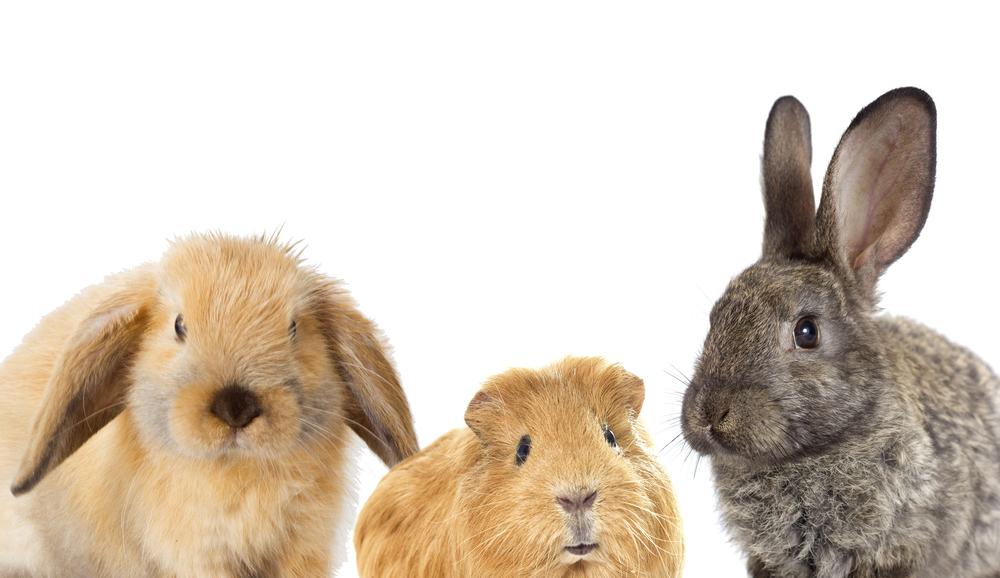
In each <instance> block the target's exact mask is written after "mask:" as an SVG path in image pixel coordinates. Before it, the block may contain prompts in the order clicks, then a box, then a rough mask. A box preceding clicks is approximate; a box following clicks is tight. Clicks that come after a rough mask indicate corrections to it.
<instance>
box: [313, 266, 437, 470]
mask: <svg viewBox="0 0 1000 578" xmlns="http://www.w3.org/2000/svg"><path fill="white" fill-rule="evenodd" d="M320 283H321V286H322V293H323V297H322V299H321V301H322V305H321V306H320V307H319V310H318V311H317V316H318V317H319V320H320V325H321V327H322V328H323V332H324V334H325V338H326V340H327V344H328V347H329V349H330V352H331V355H332V356H333V362H334V365H335V367H336V368H337V371H338V373H339V374H340V378H341V380H343V382H344V384H345V385H346V387H347V392H348V399H346V400H345V402H344V403H345V404H346V406H345V408H344V413H345V416H346V418H347V420H348V425H350V427H351V429H353V430H354V431H355V433H357V434H358V436H360V437H361V439H362V440H364V442H365V443H366V444H367V445H368V447H369V448H370V449H371V450H372V451H373V452H375V455H377V456H378V457H379V458H381V459H382V461H383V462H385V464H386V465H387V466H389V467H392V466H394V465H395V464H397V463H398V462H400V461H402V460H403V459H405V458H407V457H409V456H411V455H413V454H414V453H416V451H417V449H418V447H417V436H416V434H415V433H414V432H413V418H412V417H411V416H410V406H409V404H408V403H407V401H406V395H405V394H404V393H403V388H402V387H401V386H400V384H399V378H398V377H397V375H396V370H395V368H394V367H393V365H392V362H390V361H389V358H388V356H387V354H386V352H385V349H384V346H383V345H382V342H381V341H380V340H379V336H378V331H377V329H376V328H375V325H374V324H373V323H372V322H371V321H369V320H368V319H367V318H365V317H364V316H363V315H362V314H361V313H360V312H359V311H358V310H357V309H356V308H355V306H354V304H353V303H352V302H351V301H350V299H349V298H348V297H347V295H346V294H344V293H343V292H342V291H341V290H340V289H339V288H338V287H337V286H336V285H335V284H334V283H333V282H332V281H329V280H324V281H320Z"/></svg>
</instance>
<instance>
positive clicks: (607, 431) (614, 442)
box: [604, 424, 618, 448]
mask: <svg viewBox="0 0 1000 578" xmlns="http://www.w3.org/2000/svg"><path fill="white" fill-rule="evenodd" d="M604 441H606V442H608V445H609V446H611V447H613V448H616V447H618V438H616V437H615V432H613V431H611V428H610V427H609V426H608V425H607V424H605V426H604Z"/></svg>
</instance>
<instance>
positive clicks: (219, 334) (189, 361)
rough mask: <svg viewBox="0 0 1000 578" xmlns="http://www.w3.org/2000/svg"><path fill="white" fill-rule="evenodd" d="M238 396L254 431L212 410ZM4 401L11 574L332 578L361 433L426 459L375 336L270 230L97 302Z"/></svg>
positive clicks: (54, 340) (35, 335)
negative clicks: (251, 410) (227, 392)
mask: <svg viewBox="0 0 1000 578" xmlns="http://www.w3.org/2000/svg"><path fill="white" fill-rule="evenodd" d="M178 315H182V316H183V317H182V320H183V321H182V324H183V327H184V331H183V335H181V334H178V332H177V331H176V328H175V322H177V323H181V322H180V321H178ZM293 322H294V324H293ZM233 384H238V385H239V386H240V387H243V388H246V389H247V390H250V391H252V392H253V393H254V394H256V396H257V398H258V399H259V401H260V407H261V414H260V416H259V417H258V418H256V419H254V420H253V421H252V422H251V423H250V424H249V425H248V426H246V427H245V428H243V429H235V428H233V427H230V426H229V425H227V424H226V423H223V421H222V420H221V419H219V418H218V417H216V415H213V413H212V412H211V410H210V405H211V402H212V399H213V397H214V395H215V393H216V392H217V391H218V390H220V389H221V388H222V387H224V386H227V385H230V386H231V385H233ZM0 399H2V401H0V475H2V476H3V479H5V480H7V481H8V483H9V484H11V486H12V489H13V493H14V494H17V495H18V496H19V497H14V496H13V495H11V494H8V493H4V494H3V495H2V496H0V574H4V573H5V572H6V573H9V574H12V575H30V576H59V577H67V576H116V577H118V576H218V577H234V578H235V577H249V576H303V577H305V576H309V577H315V576H322V575H326V574H328V573H329V571H330V568H331V566H332V564H333V561H332V560H331V541H332V538H333V535H334V533H335V530H336V527H337V520H338V518H340V517H342V514H343V513H344V512H342V510H343V509H344V508H345V505H344V501H345V500H344V499H343V496H344V495H345V491H346V490H347V489H349V488H350V487H351V481H350V480H349V479H347V477H348V476H347V474H348V472H345V464H346V461H347V460H349V459H350V455H349V451H348V448H349V446H350V438H351V435H352V434H351V433H350V431H351V430H352V429H353V430H355V431H356V432H357V433H358V434H359V435H360V436H361V437H362V438H363V439H364V440H365V441H366V442H367V443H368V444H369V446H370V447H371V448H372V450H373V451H375V452H376V453H377V454H378V455H379V456H380V457H381V458H382V459H383V460H384V461H386V463H388V464H390V465H391V464H393V463H395V462H397V461H399V460H401V459H403V458H405V457H406V456H408V455H410V454H412V453H413V452H414V451H415V450H416V447H417V446H416V439H415V436H414V434H413V429H412V424H411V418H410V413H409V409H408V406H407V403H406V398H405V396H404V395H403V392H402V390H401V388H400V386H399V383H398V380H397V377H396V373H395V371H394V370H393V367H392V365H391V363H390V361H389V360H388V358H387V357H386V354H385V352H384V350H383V347H382V345H381V343H380V340H379V338H378V336H377V332H376V329H375V327H374V326H373V325H372V324H371V322H369V321H368V320H367V319H365V318H364V317H362V316H361V314H360V313H359V312H358V311H357V309H356V308H355V306H354V305H353V303H352V301H351V300H350V298H349V297H348V296H347V295H346V294H345V293H344V292H343V290H342V289H341V288H340V287H339V285H338V284H337V283H336V282H335V281H333V280H331V279H329V278H327V277H325V276H323V275H321V274H319V273H317V272H316V271H314V270H312V269H310V268H307V267H304V266H303V265H302V264H301V262H300V260H299V259H298V256H297V254H295V253H294V251H293V250H292V249H291V248H290V247H288V246H284V245H280V244H278V243H276V242H275V241H274V240H273V239H265V238H254V239H243V238H235V237H227V236H221V235H212V236H192V237H190V238H186V239H183V240H180V241H177V242H175V243H174V244H173V246H172V247H171V249H170V250H169V251H168V253H167V254H166V255H165V256H164V258H163V260H162V261H161V262H159V263H156V264H151V265H147V266H143V267H140V268H138V269H134V270H131V271H128V272H125V273H121V274H118V275H115V276H112V277H110V278H108V279H107V280H106V281H105V282H104V283H102V284H100V285H97V286H94V287H91V288H89V289H87V290H85V291H84V292H82V293H81V294H80V295H78V296H77V297H75V298H74V299H73V300H71V301H69V302H68V303H67V304H66V305H64V306H63V307H62V308H60V309H58V310H57V311H55V312H53V313H52V314H50V315H49V316H47V317H45V318H44V319H43V320H42V321H41V323H40V324H39V325H38V327H37V328H36V329H35V330H34V331H33V332H32V333H30V334H29V335H28V336H27V337H26V338H25V340H24V342H23V344H22V345H21V346H20V347H19V348H18V349H17V350H16V351H15V352H14V353H13V354H12V355H11V356H10V357H9V358H8V359H7V360H6V361H5V362H4V363H3V365H2V366H0ZM33 416H34V417H33ZM15 573H17V574H15Z"/></svg>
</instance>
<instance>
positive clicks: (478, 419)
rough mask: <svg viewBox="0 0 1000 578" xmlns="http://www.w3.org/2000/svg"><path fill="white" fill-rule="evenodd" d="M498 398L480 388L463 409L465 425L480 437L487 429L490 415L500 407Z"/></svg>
mask: <svg viewBox="0 0 1000 578" xmlns="http://www.w3.org/2000/svg"><path fill="white" fill-rule="evenodd" d="M501 403H502V402H501V401H500V399H499V398H497V397H495V396H493V395H491V394H489V393H487V392H485V391H482V390H480V391H479V392H478V393H477V394H476V395H475V397H473V398H472V401H470V402H469V407H467V408H466V410H465V425H467V426H469V429H471V430H472V431H473V432H474V433H475V434H476V435H477V436H479V437H480V438H482V437H483V436H484V435H485V432H486V431H487V430H488V429H489V427H488V426H489V423H490V421H491V419H492V416H493V415H494V414H495V413H496V412H497V411H498V410H499V409H500V406H501Z"/></svg>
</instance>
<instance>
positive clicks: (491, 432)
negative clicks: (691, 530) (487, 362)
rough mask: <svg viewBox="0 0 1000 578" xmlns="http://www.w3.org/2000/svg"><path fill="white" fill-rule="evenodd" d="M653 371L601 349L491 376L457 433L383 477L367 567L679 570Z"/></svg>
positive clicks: (471, 571) (472, 577)
mask: <svg viewBox="0 0 1000 578" xmlns="http://www.w3.org/2000/svg"><path fill="white" fill-rule="evenodd" d="M644 396H645V391H644V388H643V383H642V380H640V379H639V378H637V377H636V376H634V375H632V374H630V373H628V372H627V371H625V370H624V369H622V368H621V367H619V366H617V365H609V364H607V363H605V362H604V361H602V360H600V359H597V358H567V359H565V360H563V361H562V362H560V363H556V364H554V365H552V366H549V367H546V368H544V369H542V370H540V371H532V370H527V369H514V370H511V371H508V372H506V373H503V374H501V375H498V376H496V377H494V378H493V379H491V380H489V381H488V382H487V383H486V385H485V386H484V387H483V389H482V390H481V391H480V392H479V393H478V394H477V395H476V396H475V398H474V399H473V400H472V402H471V403H470V404H469V408H468V410H467V411H466V414H465V421H466V423H467V424H468V426H469V428H464V429H460V430H455V431H452V432H451V433H448V434H446V435H444V436H443V437H442V438H440V439H439V440H438V441H436V442H435V443H434V444H433V445H431V446H430V447H428V448H427V449H425V450H423V451H422V452H420V453H419V454H417V455H416V456H414V457H412V458H410V459H408V460H406V461H404V462H403V463H401V464H399V465H398V466H396V467H395V468H393V469H392V470H391V471H390V472H389V474H388V475H387V476H386V477H385V478H384V479H383V480H382V482H381V483H380V484H379V486H378V488H377V489H376V490H375V493H374V494H373V495H372V497H371V498H370V499H369V500H368V503H367V504H366V505H365V507H364V508H363V509H362V512H361V515H360V517H359V519H358V525H357V527H356V528H355V547H356V548H357V554H358V566H359V569H360V572H361V576H362V577H363V578H383V577H393V578H396V577H407V578H527V577H538V578H557V577H558V578H563V577H567V578H568V577H576V578H584V577H587V578H624V577H649V578H653V577H655V578H673V577H676V576H679V575H680V568H681V562H682V554H683V547H682V543H681V529H680V520H679V517H678V513H677V506H676V503H675V501H674V496H673V492H672V489H671V485H670V481H669V480H668V479H667V476H666V474H664V472H663V470H661V469H660V467H659V465H658V464H657V463H656V460H655V459H654V458H653V457H652V456H651V455H650V454H649V453H647V446H648V443H649V442H648V438H647V435H646V433H645V431H644V430H643V428H642V427H641V426H640V424H639V422H638V421H637V416H638V414H639V411H640V409H641V408H642V402H643V398H644Z"/></svg>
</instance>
